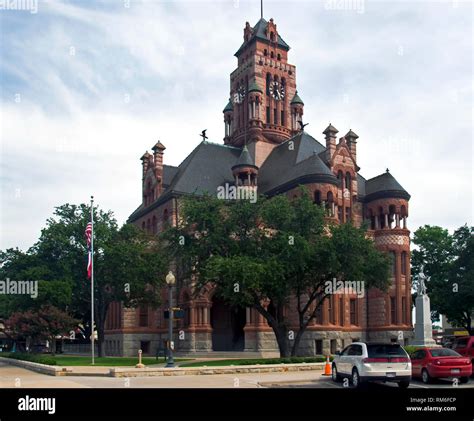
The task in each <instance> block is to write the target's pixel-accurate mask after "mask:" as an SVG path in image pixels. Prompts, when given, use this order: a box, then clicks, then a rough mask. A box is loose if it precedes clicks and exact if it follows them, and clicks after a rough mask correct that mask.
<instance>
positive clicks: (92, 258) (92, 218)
mask: <svg viewBox="0 0 474 421" xmlns="http://www.w3.org/2000/svg"><path fill="white" fill-rule="evenodd" d="M91 224H92V233H91V352H92V365H94V363H95V361H94V351H95V349H94V340H95V337H94V336H95V335H94V196H91Z"/></svg>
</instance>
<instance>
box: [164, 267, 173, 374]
mask: <svg viewBox="0 0 474 421" xmlns="http://www.w3.org/2000/svg"><path fill="white" fill-rule="evenodd" d="M165 280H166V284H167V285H168V289H169V299H168V304H169V311H168V361H167V363H166V367H170V368H172V367H174V360H173V285H174V284H175V283H176V278H175V276H174V275H173V272H171V271H169V272H168V275H166V279H165Z"/></svg>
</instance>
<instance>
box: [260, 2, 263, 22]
mask: <svg viewBox="0 0 474 421" xmlns="http://www.w3.org/2000/svg"><path fill="white" fill-rule="evenodd" d="M260 18H261V19H263V0H260Z"/></svg>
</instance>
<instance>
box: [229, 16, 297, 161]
mask: <svg viewBox="0 0 474 421" xmlns="http://www.w3.org/2000/svg"><path fill="white" fill-rule="evenodd" d="M289 49H290V47H289V45H288V44H287V43H286V42H285V41H283V39H282V38H281V36H280V35H279V33H278V31H277V26H276V24H275V23H274V22H273V19H270V21H269V22H267V21H266V20H265V19H263V18H261V19H260V20H259V21H258V22H257V24H256V25H255V26H254V27H253V28H252V27H251V26H250V24H249V23H248V22H247V23H246V24H245V28H244V42H243V44H242V45H241V47H240V48H239V50H238V51H237V52H236V53H235V56H236V57H237V60H238V64H237V69H235V70H234V71H233V72H232V73H231V75H230V98H229V102H228V104H227V106H226V107H225V109H224V123H225V137H224V143H225V144H227V145H232V146H237V147H242V146H243V145H245V144H246V145H247V147H248V149H249V151H250V153H251V155H253V157H254V159H255V164H256V165H257V166H261V164H262V163H263V162H264V161H265V159H266V158H267V156H268V155H269V154H270V152H271V151H272V149H273V148H274V147H275V146H277V145H279V144H280V143H282V142H284V141H285V140H287V139H289V138H290V137H291V136H293V135H294V134H296V133H297V132H298V131H300V125H299V123H298V121H302V116H303V106H304V104H303V101H302V100H301V98H300V97H299V96H298V93H297V91H296V68H295V66H293V65H292V64H290V63H288V51H289Z"/></svg>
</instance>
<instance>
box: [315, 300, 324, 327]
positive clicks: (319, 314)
mask: <svg viewBox="0 0 474 421" xmlns="http://www.w3.org/2000/svg"><path fill="white" fill-rule="evenodd" d="M321 308H322V304H320V305H319V307H318V308H317V310H316V316H315V320H316V324H317V325H322V324H323V313H322V310H321Z"/></svg>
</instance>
